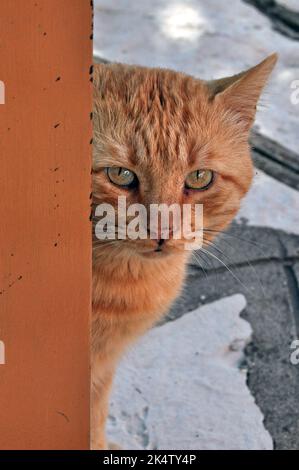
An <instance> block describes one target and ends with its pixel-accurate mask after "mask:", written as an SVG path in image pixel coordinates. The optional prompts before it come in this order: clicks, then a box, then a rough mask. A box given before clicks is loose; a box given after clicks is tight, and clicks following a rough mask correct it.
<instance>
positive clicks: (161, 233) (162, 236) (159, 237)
mask: <svg viewBox="0 0 299 470" xmlns="http://www.w3.org/2000/svg"><path fill="white" fill-rule="evenodd" d="M147 233H148V235H149V237H150V238H151V239H152V240H156V241H157V243H158V245H159V246H162V245H163V243H164V242H165V240H167V239H169V238H171V237H172V235H173V229H172V228H169V229H167V230H163V229H162V230H160V229H159V230H150V229H148V230H147Z"/></svg>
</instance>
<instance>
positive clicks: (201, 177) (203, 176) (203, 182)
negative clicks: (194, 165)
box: [185, 170, 214, 190]
mask: <svg viewBox="0 0 299 470" xmlns="http://www.w3.org/2000/svg"><path fill="white" fill-rule="evenodd" d="M213 179H214V173H213V172H212V170H195V171H192V172H191V173H189V175H188V176H187V178H186V180H185V187H186V188H187V189H199V190H203V189H208V187H209V186H210V185H211V183H212V182H213Z"/></svg>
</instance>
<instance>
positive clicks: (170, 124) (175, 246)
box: [92, 54, 277, 258]
mask: <svg viewBox="0 0 299 470" xmlns="http://www.w3.org/2000/svg"><path fill="white" fill-rule="evenodd" d="M276 60H277V56H276V55H275V54H274V55H271V56H270V57H268V58H267V59H265V60H264V61H263V62H261V63H260V64H258V65H257V66H255V67H253V68H251V69H249V70H247V71H245V72H242V73H239V74H238V75H235V76H232V77H227V78H224V79H220V80H213V81H202V80H199V79H196V78H193V77H190V76H187V75H185V74H183V73H178V72H174V71H171V70H163V69H150V68H145V67H135V66H127V65H121V64H111V65H109V64H108V65H106V64H105V65H104V64H97V65H95V67H94V110H93V122H94V142H93V177H92V178H93V205H94V207H96V206H98V205H101V204H103V203H105V204H110V205H111V206H112V207H113V208H114V209H115V210H116V219H114V220H113V223H114V222H116V232H115V235H116V240H113V236H112V239H111V236H109V237H107V238H108V240H106V241H105V240H103V239H102V240H97V239H96V238H95V240H94V247H95V248H96V249H101V247H103V245H105V244H106V245H107V243H109V244H110V246H111V247H112V248H114V249H117V250H127V252H130V253H132V255H133V254H136V255H138V256H143V257H148V258H157V257H159V256H161V255H163V254H170V253H177V252H179V251H182V250H184V247H185V246H186V237H187V235H186V233H185V232H184V231H181V234H180V235H179V237H178V236H176V235H177V229H178V228H181V227H179V226H180V225H182V219H183V218H182V217H181V218H180V220H179V219H178V214H177V213H172V215H171V216H170V218H169V226H168V227H163V222H161V217H160V218H159V217H158V219H156V225H155V224H154V226H151V227H149V213H150V207H152V205H155V204H156V205H157V204H165V205H166V207H170V206H172V205H173V204H175V205H176V207H179V209H180V212H181V215H182V210H183V207H184V206H189V207H190V208H191V213H192V214H193V217H192V220H191V229H193V231H195V229H196V227H195V226H194V224H195V219H194V214H195V207H196V205H197V204H201V205H202V207H203V229H204V231H203V240H204V243H208V242H209V241H210V240H212V238H213V237H214V236H215V234H217V233H218V232H219V231H221V230H223V229H224V228H225V227H226V226H227V225H228V224H229V223H230V222H231V220H232V219H233V217H234V216H235V214H236V213H237V211H238V209H239V206H240V201H241V199H242V198H243V196H244V195H245V194H246V192H247V191H248V189H249V187H250V184H251V181H252V177H253V165H252V161H251V157H250V151H249V146H248V135H249V130H250V128H251V126H252V124H253V121H254V117H255V112H256V105H257V101H258V99H259V97H260V94H261V92H262V89H263V87H264V86H265V84H266V82H267V79H268V77H269V75H270V73H271V71H272V69H273V67H274V65H275V63H276ZM121 196H122V197H123V198H122V200H124V198H126V199H125V200H126V207H127V208H128V207H136V206H132V205H133V204H140V205H142V206H143V207H144V208H145V209H146V211H147V214H146V221H147V223H148V225H147V227H146V229H145V227H143V229H145V232H144V231H143V234H144V233H145V236H143V237H142V238H141V239H140V238H137V239H136V240H133V239H132V238H131V237H128V235H127V234H126V235H125V236H122V238H121V239H117V238H119V237H118V232H120V231H121V230H120V228H119V220H118V219H117V212H118V211H119V204H118V203H119V200H120V199H119V197H121ZM164 207H165V206H164ZM109 217H110V219H109V220H110V221H111V217H112V216H109ZM132 217H133V215H132V213H131V215H128V214H127V215H126V218H125V225H126V226H128V224H129V222H130V221H132ZM97 220H98V219H96V218H95V223H96V221H97ZM139 228H140V227H139ZM109 230H110V229H109V227H108V232H109ZM150 230H151V231H150ZM166 232H167V233H166ZM110 235H111V234H110Z"/></svg>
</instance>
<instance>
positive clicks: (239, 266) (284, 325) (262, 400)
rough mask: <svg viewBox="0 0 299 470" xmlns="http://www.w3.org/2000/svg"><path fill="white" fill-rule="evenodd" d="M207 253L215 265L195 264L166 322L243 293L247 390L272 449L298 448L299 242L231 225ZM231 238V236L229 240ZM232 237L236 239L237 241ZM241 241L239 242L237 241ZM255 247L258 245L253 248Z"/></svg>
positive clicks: (204, 261)
mask: <svg viewBox="0 0 299 470" xmlns="http://www.w3.org/2000/svg"><path fill="white" fill-rule="evenodd" d="M227 234H228V236H226V235H223V236H222V237H220V239H219V240H218V241H217V243H216V246H217V249H218V250H221V251H222V252H223V253H225V256H224V255H223V254H221V253H220V252H219V251H218V250H216V249H214V250H213V249H211V251H212V252H213V253H214V254H215V255H216V256H218V257H219V258H220V259H221V260H222V261H223V262H224V263H225V264H227V266H228V267H229V268H230V269H231V271H232V272H233V274H234V275H235V276H236V277H238V278H239V281H237V279H236V277H233V275H232V274H231V273H230V272H228V270H227V269H226V268H225V267H224V266H223V265H222V264H221V263H220V262H217V261H216V260H214V259H213V260H211V259H209V260H208V258H205V259H203V258H202V259H201V260H200V263H201V265H202V267H203V269H204V271H205V272H203V271H202V268H201V267H200V266H199V265H198V264H197V261H196V260H194V264H192V265H191V266H190V273H189V278H188V282H187V289H186V291H185V293H184V294H183V296H182V297H181V298H180V299H179V300H178V301H177V303H176V304H175V305H174V307H173V308H172V310H171V311H170V312H169V314H168V316H167V319H166V320H167V321H173V320H174V319H176V318H178V317H179V316H180V315H181V314H182V312H186V311H190V310H193V309H194V308H195V307H196V306H198V305H204V304H207V303H210V302H212V301H214V300H216V299H220V298H222V297H225V296H228V295H232V294H235V293H237V292H238V293H240V292H241V293H243V294H244V296H245V297H246V300H247V306H246V307H245V309H244V310H243V312H242V317H243V318H245V319H246V320H247V321H248V322H249V323H250V325H251V327H252V329H253V335H252V340H251V342H250V344H249V345H248V346H247V348H246V349H245V363H244V364H243V366H244V367H245V366H246V368H247V369H248V382H247V383H248V386H249V389H250V390H251V392H252V394H253V396H254V397H255V399H256V403H257V404H258V406H259V407H260V409H261V411H262V412H263V414H264V418H265V421H264V424H265V427H266V429H268V431H269V432H270V434H271V436H272V438H273V441H274V447H275V448H277V449H298V448H299V406H298V397H299V367H298V366H294V365H292V364H291V362H290V354H291V349H290V345H291V342H292V340H293V339H296V338H298V337H299V330H298V328H299V322H298V316H299V309H298V304H299V289H298V284H299V269H298V266H299V237H298V236H295V235H288V234H286V233H284V232H281V231H278V230H273V229H269V228H260V227H246V226H238V225H233V226H232V228H231V229H230V230H228V231H227ZM230 235H231V236H230ZM236 237H237V238H236ZM239 237H240V238H239ZM255 243H257V244H258V245H255Z"/></svg>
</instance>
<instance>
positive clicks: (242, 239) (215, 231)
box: [203, 228, 266, 249]
mask: <svg viewBox="0 0 299 470" xmlns="http://www.w3.org/2000/svg"><path fill="white" fill-rule="evenodd" d="M203 232H207V233H209V232H210V233H212V234H214V233H215V234H216V235H221V236H222V235H224V236H226V237H231V238H235V239H237V240H240V241H242V242H245V243H248V244H250V245H254V246H257V247H258V248H260V249H263V248H266V245H263V244H262V243H258V242H254V241H253V240H246V239H245V238H242V237H239V236H238V235H235V234H232V233H227V232H222V231H221V230H213V229H208V228H204V229H203Z"/></svg>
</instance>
